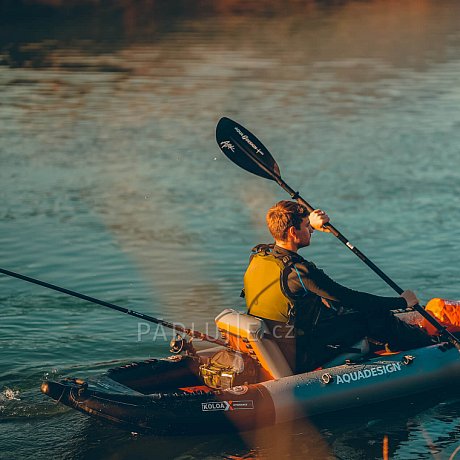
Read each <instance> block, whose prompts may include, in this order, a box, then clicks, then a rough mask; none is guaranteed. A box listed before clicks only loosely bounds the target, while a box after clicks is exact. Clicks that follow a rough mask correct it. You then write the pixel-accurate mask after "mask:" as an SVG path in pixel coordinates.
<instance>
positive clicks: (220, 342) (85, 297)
mask: <svg viewBox="0 0 460 460" xmlns="http://www.w3.org/2000/svg"><path fill="white" fill-rule="evenodd" d="M0 273H3V274H4V275H7V276H11V277H13V278H18V279H20V280H23V281H27V282H28V283H33V284H37V285H39V286H42V287H45V288H47V289H52V290H53V291H58V292H62V293H63V294H67V295H70V296H73V297H77V298H79V299H83V300H86V301H87V302H92V303H95V304H98V305H102V306H103V307H107V308H111V309H112V310H116V311H119V312H121V313H125V314H127V315H131V316H134V317H136V318H139V319H142V320H144V321H149V322H151V323H156V324H160V325H161V326H165V327H168V328H170V329H173V330H174V331H178V332H182V333H183V334H186V335H188V336H189V337H192V338H194V339H198V340H203V341H205V342H211V343H214V344H216V345H222V346H225V347H226V346H227V345H228V344H227V343H226V342H224V341H223V340H220V339H218V338H216V337H212V336H210V335H207V334H203V333H202V332H199V331H195V330H194V329H189V328H185V327H182V326H180V325H178V324H175V323H170V322H168V321H164V320H162V319H159V318H154V317H153V316H150V315H147V314H145V313H140V312H138V311H135V310H131V309H128V308H124V307H120V306H119V305H115V304H114V303H110V302H106V301H105V300H99V299H96V298H94V297H90V296H88V295H85V294H81V293H79V292H75V291H71V290H70V289H66V288H63V287H60V286H56V285H55V284H51V283H47V282H45V281H41V280H39V279H36V278H31V277H30V276H26V275H21V274H20V273H16V272H12V271H10V270H5V269H4V268H0ZM173 348H174V346H173ZM181 350H182V348H180V350H176V349H175V350H174V351H175V352H179V351H181Z"/></svg>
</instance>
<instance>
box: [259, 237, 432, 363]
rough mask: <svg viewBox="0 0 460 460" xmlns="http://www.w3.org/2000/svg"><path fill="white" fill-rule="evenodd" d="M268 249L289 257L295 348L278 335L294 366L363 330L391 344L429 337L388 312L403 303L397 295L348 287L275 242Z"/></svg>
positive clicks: (403, 346)
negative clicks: (369, 292) (271, 247)
mask: <svg viewBox="0 0 460 460" xmlns="http://www.w3.org/2000/svg"><path fill="white" fill-rule="evenodd" d="M272 254H273V255H274V256H275V257H281V258H282V257H283V256H286V255H289V256H290V258H291V260H292V261H293V262H294V265H293V266H292V268H290V269H289V270H290V273H289V275H288V278H287V280H288V281H287V287H288V290H289V291H290V292H289V294H290V295H291V296H292V297H293V298H295V299H296V301H295V304H296V308H295V321H294V323H295V329H296V334H295V336H296V340H295V348H294V345H293V341H292V339H289V338H288V339H285V338H283V337H280V338H279V339H277V340H278V343H279V345H280V348H281V349H282V351H283V353H284V354H285V356H286V358H287V359H288V361H289V362H290V364H291V366H292V367H293V368H295V370H296V372H304V371H307V370H311V369H315V368H316V367H318V366H320V365H321V364H324V363H325V362H327V361H328V360H329V359H331V358H333V357H334V356H335V355H337V354H338V353H340V348H331V345H333V346H335V345H339V346H340V347H342V350H343V348H346V347H350V346H352V345H353V344H354V343H355V342H357V341H358V340H360V339H362V338H363V337H366V336H367V337H370V338H372V339H374V340H376V341H379V342H382V343H384V344H388V345H389V347H390V348H391V349H395V350H407V349H411V348H416V347H421V346H425V345H429V344H431V343H433V341H432V339H431V338H430V336H428V335H427V334H426V333H425V332H424V331H423V330H422V329H420V328H419V327H417V326H412V325H409V324H407V323H405V322H403V321H401V320H399V319H398V318H396V317H395V316H394V314H393V313H392V312H391V310H394V309H404V308H406V306H407V305H406V301H405V299H403V298H402V297H382V296H376V295H372V294H368V293H365V292H360V291H355V290H352V289H349V288H347V287H345V286H342V285H341V284H339V283H336V282H335V281H334V280H332V279H331V278H330V277H329V276H327V275H326V274H325V273H324V272H323V271H322V270H320V269H318V268H317V267H316V266H315V265H314V264H313V263H311V262H308V261H306V260H305V259H303V258H302V257H301V256H300V255H299V254H297V253H294V252H291V251H288V250H286V249H283V248H281V247H279V246H275V247H274V249H273V253H272ZM267 322H268V325H269V327H271V328H272V329H273V327H274V326H275V325H276V322H274V321H267ZM286 330H287V329H286ZM279 336H280V334H278V337H279ZM291 336H292V334H291ZM342 353H343V351H342ZM293 354H294V356H293ZM294 363H295V365H294Z"/></svg>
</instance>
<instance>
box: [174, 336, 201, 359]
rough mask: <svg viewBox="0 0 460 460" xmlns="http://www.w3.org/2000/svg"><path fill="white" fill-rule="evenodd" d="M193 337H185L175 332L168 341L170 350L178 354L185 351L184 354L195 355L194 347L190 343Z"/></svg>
mask: <svg viewBox="0 0 460 460" xmlns="http://www.w3.org/2000/svg"><path fill="white" fill-rule="evenodd" d="M192 340H193V338H192V337H190V339H188V340H187V339H186V338H185V337H182V336H181V335H180V334H176V336H175V337H174V338H173V339H172V340H171V342H169V346H170V347H171V348H170V350H169V351H170V352H171V353H174V354H176V355H178V354H179V353H182V352H183V351H184V352H185V354H186V355H192V356H195V355H196V350H195V347H194V346H193V344H192Z"/></svg>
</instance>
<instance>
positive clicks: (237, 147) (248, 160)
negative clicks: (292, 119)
mask: <svg viewBox="0 0 460 460" xmlns="http://www.w3.org/2000/svg"><path fill="white" fill-rule="evenodd" d="M216 141H217V144H218V145H219V147H220V149H221V150H222V152H223V154H224V155H225V156H226V157H227V158H228V159H229V160H231V161H232V162H233V163H235V164H236V165H238V166H239V167H240V168H242V169H245V170H246V171H248V172H250V173H252V174H255V175H256V176H260V177H263V178H265V179H270V180H273V181H275V182H276V183H277V184H278V185H279V186H280V187H281V188H282V189H283V190H285V191H286V192H287V193H288V194H289V195H290V196H291V198H292V199H293V200H296V201H297V202H299V203H300V204H302V205H303V206H305V207H306V208H307V209H308V211H309V212H312V211H314V210H315V208H314V207H313V206H311V205H310V204H309V203H308V202H307V201H305V200H304V199H303V198H302V197H301V196H300V195H299V192H296V191H294V189H292V188H291V187H290V186H289V185H288V184H287V183H286V182H285V181H284V180H283V179H282V178H281V173H280V169H279V166H278V164H277V163H276V161H275V159H274V158H273V156H272V155H271V153H270V152H269V151H268V150H267V148H266V147H265V146H264V145H263V144H262V142H260V140H259V139H258V138H257V137H256V136H254V134H252V133H251V132H250V131H248V130H247V129H246V128H244V127H243V126H241V125H240V124H238V123H237V122H236V121H233V120H231V119H230V118H227V117H223V118H221V119H220V120H219V123H218V124H217V127H216ZM324 227H326V228H327V229H328V230H329V231H330V233H332V234H333V235H334V236H335V237H336V238H337V239H338V240H339V241H340V242H341V243H343V244H344V245H345V246H346V247H347V248H348V249H350V251H352V252H353V253H354V254H355V255H356V256H357V257H359V258H360V259H361V260H362V261H363V262H364V263H365V264H366V265H367V266H368V267H369V268H370V269H371V270H372V271H373V272H374V273H376V274H377V275H378V276H379V277H380V278H381V279H382V280H383V281H385V282H386V283H387V284H388V285H389V286H390V287H391V288H393V289H394V290H395V291H396V292H397V293H398V294H399V295H401V294H402V292H403V289H401V287H400V286H398V285H397V284H396V283H395V282H394V281H393V280H392V279H391V278H390V277H389V276H388V275H386V274H385V273H384V272H383V271H382V270H381V269H380V268H379V267H377V265H375V264H374V263H373V262H372V261H371V260H370V259H369V258H368V257H366V256H365V255H364V254H363V253H362V252H361V251H360V250H359V249H358V248H357V247H356V246H354V245H353V244H351V243H350V241H348V239H347V238H346V237H345V236H344V235H342V233H340V232H339V231H338V230H337V229H336V228H335V227H334V226H333V225H332V224H331V223H327V224H324ZM413 308H414V309H415V310H416V311H417V312H418V313H420V315H422V316H423V317H424V318H425V319H426V320H427V321H428V322H429V323H431V324H432V325H433V326H434V327H435V328H436V329H437V331H438V332H439V334H440V336H441V337H443V338H444V339H445V340H447V341H448V342H449V343H451V344H452V345H454V346H455V347H456V348H457V349H458V350H459V351H460V340H459V339H457V338H456V337H455V336H454V335H453V334H452V333H451V332H449V331H448V330H447V329H446V328H445V327H444V326H443V325H441V324H440V323H439V322H438V321H437V320H436V319H435V318H434V317H433V316H431V315H430V314H429V313H428V312H427V311H426V310H425V309H424V308H423V307H422V306H421V305H419V304H416V305H414V306H413Z"/></svg>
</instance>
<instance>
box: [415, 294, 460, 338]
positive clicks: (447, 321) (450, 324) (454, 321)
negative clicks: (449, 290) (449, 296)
mask: <svg viewBox="0 0 460 460" xmlns="http://www.w3.org/2000/svg"><path fill="white" fill-rule="evenodd" d="M425 310H426V311H427V312H428V313H431V314H432V315H433V316H434V317H435V318H436V319H437V320H438V321H439V322H440V323H441V324H442V325H443V326H446V327H447V329H448V330H449V331H451V332H453V331H459V330H460V300H446V299H431V300H430V301H429V302H428V303H427V304H426V307H425ZM423 327H424V328H425V329H427V331H428V332H429V333H430V334H434V333H435V332H436V330H435V328H434V326H432V325H431V324H430V323H428V321H426V320H424V324H423Z"/></svg>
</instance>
